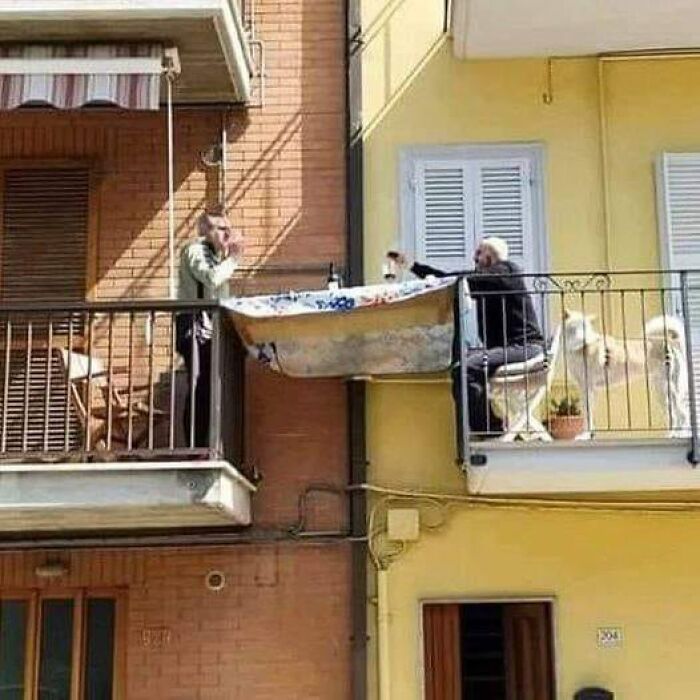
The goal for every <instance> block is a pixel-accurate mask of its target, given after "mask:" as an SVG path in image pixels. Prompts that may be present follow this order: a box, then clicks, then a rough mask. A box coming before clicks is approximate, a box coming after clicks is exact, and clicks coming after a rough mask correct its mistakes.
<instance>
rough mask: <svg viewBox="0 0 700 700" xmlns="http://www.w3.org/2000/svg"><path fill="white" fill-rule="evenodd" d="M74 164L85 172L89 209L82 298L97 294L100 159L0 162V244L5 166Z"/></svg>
mask: <svg viewBox="0 0 700 700" xmlns="http://www.w3.org/2000/svg"><path fill="white" fill-rule="evenodd" d="M70 168H74V169H76V170H78V169H83V170H87V172H88V181H89V185H88V188H89V189H88V212H87V232H86V235H87V240H86V241H85V247H86V256H85V258H86V259H85V301H91V300H94V299H95V298H96V287H97V282H98V242H99V229H100V222H99V212H100V192H101V188H100V185H101V182H102V167H101V166H100V163H99V162H98V161H96V160H94V159H89V158H15V159H8V160H3V161H2V163H0V246H2V237H3V235H4V231H5V222H4V212H5V199H4V197H5V171H7V170H52V169H55V170H61V169H70Z"/></svg>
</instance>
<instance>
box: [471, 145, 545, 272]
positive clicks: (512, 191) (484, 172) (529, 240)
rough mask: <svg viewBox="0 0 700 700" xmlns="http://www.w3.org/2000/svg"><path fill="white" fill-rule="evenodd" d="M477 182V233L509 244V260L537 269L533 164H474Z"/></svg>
mask: <svg viewBox="0 0 700 700" xmlns="http://www.w3.org/2000/svg"><path fill="white" fill-rule="evenodd" d="M473 167H474V178H475V180H476V193H477V195H476V202H475V207H476V231H477V235H478V237H479V238H487V237H489V236H497V237H498V238H502V239H503V240H505V241H506V242H507V243H508V248H509V251H510V258H511V259H512V260H513V261H515V262H517V263H518V264H519V265H521V266H522V267H523V268H524V269H525V270H526V271H528V272H529V271H532V270H534V269H535V267H536V265H535V263H536V261H535V255H534V252H535V246H534V241H533V225H532V203H531V201H532V197H531V196H530V188H531V184H530V180H531V175H530V164H529V162H528V161H527V160H523V159H491V160H484V161H476V162H474V164H473Z"/></svg>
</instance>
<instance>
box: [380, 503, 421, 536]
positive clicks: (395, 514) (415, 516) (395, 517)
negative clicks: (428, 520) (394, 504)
mask: <svg viewBox="0 0 700 700" xmlns="http://www.w3.org/2000/svg"><path fill="white" fill-rule="evenodd" d="M386 532H387V537H388V538H389V539H390V540H394V541H401V542H415V541H416V540H417V539H418V538H419V537H420V512H419V511H418V509H417V508H390V509H389V510H388V511H387V514H386Z"/></svg>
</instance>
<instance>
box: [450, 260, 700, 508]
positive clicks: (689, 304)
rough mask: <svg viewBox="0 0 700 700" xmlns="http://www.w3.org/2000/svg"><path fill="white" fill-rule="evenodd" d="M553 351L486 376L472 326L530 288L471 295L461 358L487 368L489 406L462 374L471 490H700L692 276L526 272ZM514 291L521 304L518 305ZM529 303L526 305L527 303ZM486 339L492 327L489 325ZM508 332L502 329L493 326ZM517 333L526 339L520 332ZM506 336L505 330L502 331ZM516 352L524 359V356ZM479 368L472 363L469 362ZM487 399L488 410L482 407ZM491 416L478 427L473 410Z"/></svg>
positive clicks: (697, 334)
mask: <svg viewBox="0 0 700 700" xmlns="http://www.w3.org/2000/svg"><path fill="white" fill-rule="evenodd" d="M523 278H524V281H525V283H526V287H527V288H528V289H529V291H530V297H531V299H532V301H533V305H534V309H535V314H536V316H537V317H538V320H539V322H540V325H541V327H542V328H543V331H544V335H545V337H546V339H547V344H546V349H545V350H543V351H537V350H536V349H535V351H533V353H532V356H531V357H529V358H528V359H526V360H525V361H523V362H512V361H511V362H508V360H507V357H506V362H507V364H506V366H505V367H503V368H501V369H498V370H496V371H495V372H494V373H491V372H489V370H488V368H487V365H486V361H485V355H484V353H483V352H482V351H481V350H480V348H479V345H480V342H481V339H480V337H479V334H478V333H477V330H476V326H477V321H478V319H479V317H481V318H482V319H484V320H485V319H486V317H487V316H488V315H489V311H488V309H489V308H490V309H491V312H490V313H491V316H490V317H491V318H493V309H494V307H496V308H498V307H502V308H503V309H504V310H505V307H506V305H508V304H513V303H517V304H523V305H524V304H525V297H523V295H515V296H514V297H513V296H511V298H508V295H506V294H504V293H502V292H496V291H494V292H483V293H480V294H479V295H478V296H477V298H476V299H475V300H473V301H472V302H471V303H470V302H469V301H466V297H465V296H464V295H459V296H458V300H459V301H460V305H461V307H462V315H461V317H462V324H461V326H462V327H461V329H460V330H461V333H458V335H461V344H462V352H463V356H465V357H468V358H471V364H472V365H474V363H476V366H477V368H478V369H477V372H480V371H483V373H484V374H483V377H485V378H487V379H486V380H485V385H486V391H485V393H484V397H483V401H484V405H483V406H479V405H478V404H477V405H476V406H475V404H474V399H473V398H472V403H471V404H470V402H469V401H468V400H466V397H467V395H468V394H469V391H468V383H469V377H468V375H467V371H466V369H465V372H464V373H463V375H460V374H459V373H457V377H456V385H455V386H456V393H457V395H458V398H459V401H458V405H462V406H465V410H464V411H463V415H461V416H458V433H459V450H460V453H461V455H462V457H463V459H464V462H465V464H466V466H465V471H466V473H467V478H468V483H469V489H470V491H471V492H472V493H475V494H513V493H528V494H533V493H539V494H552V493H559V494H561V493H582V492H584V493H585V492H597V493H604V492H619V491H630V492H631V491H639V492H643V491H674V490H675V491H682V490H687V489H696V488H700V472H699V471H698V470H697V469H695V468H694V467H695V465H696V464H697V462H698V424H697V401H698V399H697V387H698V386H699V385H700V383H699V382H698V376H699V372H700V364H699V361H700V305H699V304H698V300H699V299H700V287H699V286H698V275H697V273H692V272H659V271H655V272H625V273H593V274H578V275H524V276H523ZM516 299H517V302H516ZM523 308H524V306H523ZM482 329H485V331H482V333H481V335H482V336H483V335H486V344H489V343H488V333H489V332H494V329H493V328H492V329H489V327H488V324H486V323H482ZM498 330H501V329H498ZM519 331H520V333H519V335H520V336H523V335H524V336H525V337H526V335H527V330H526V329H525V328H523V329H519ZM503 332H504V333H505V330H503ZM518 359H521V358H518ZM472 371H474V370H472ZM488 407H490V410H487V408H488ZM480 410H481V412H483V413H485V415H486V423H485V425H482V426H479V428H480V429H479V430H471V429H470V427H469V415H468V414H469V412H470V411H472V412H474V413H478V412H479V411H480Z"/></svg>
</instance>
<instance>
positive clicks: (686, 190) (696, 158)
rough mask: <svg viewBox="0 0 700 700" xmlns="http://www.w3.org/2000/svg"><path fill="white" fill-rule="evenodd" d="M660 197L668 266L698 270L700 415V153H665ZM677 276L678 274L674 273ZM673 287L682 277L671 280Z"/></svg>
mask: <svg viewBox="0 0 700 700" xmlns="http://www.w3.org/2000/svg"><path fill="white" fill-rule="evenodd" d="M659 167H660V173H658V175H659V184H660V186H661V192H660V194H661V195H662V197H661V198H660V200H659V204H660V208H661V211H660V212H659V214H660V217H659V218H660V221H661V239H662V245H664V246H665V253H666V255H665V258H666V267H667V268H668V269H670V270H697V271H698V272H697V274H691V275H690V276H689V279H688V284H689V294H688V307H689V308H688V310H689V316H690V319H689V321H690V327H691V348H692V355H693V366H694V368H695V378H694V382H695V395H696V397H698V398H697V399H696V406H697V409H698V415H700V153H665V154H663V156H662V158H661V161H660V165H659ZM674 277H675V276H674ZM669 282H671V283H672V284H673V285H674V286H677V285H678V283H679V280H678V279H677V277H676V279H669ZM673 306H674V309H672V310H671V309H669V312H671V311H673V312H674V313H676V314H679V315H680V313H682V306H681V299H680V295H676V296H675V298H674V300H673Z"/></svg>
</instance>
